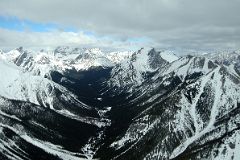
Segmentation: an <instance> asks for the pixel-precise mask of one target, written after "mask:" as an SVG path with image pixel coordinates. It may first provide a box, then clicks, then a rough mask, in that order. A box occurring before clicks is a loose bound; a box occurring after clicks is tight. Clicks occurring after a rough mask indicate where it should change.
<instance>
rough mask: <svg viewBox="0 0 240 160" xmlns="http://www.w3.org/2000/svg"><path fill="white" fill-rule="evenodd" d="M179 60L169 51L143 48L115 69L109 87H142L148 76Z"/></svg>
mask: <svg viewBox="0 0 240 160" xmlns="http://www.w3.org/2000/svg"><path fill="white" fill-rule="evenodd" d="M177 59H178V57H177V56H176V55H174V54H173V53H171V52H169V51H157V50H155V49H149V48H141V49H140V50H138V51H137V52H134V53H133V54H132V55H131V57H130V59H125V60H124V61H123V62H122V63H119V64H117V65H116V67H114V68H113V70H112V73H111V79H110V81H109V85H110V86H111V87H114V86H117V87H118V88H125V87H130V88H133V87H132V86H138V85H141V83H142V82H143V81H144V80H145V79H146V77H147V76H148V75H150V74H151V73H153V72H155V71H156V70H158V69H162V68H164V67H165V66H166V65H167V64H169V63H171V62H173V61H175V60H177Z"/></svg>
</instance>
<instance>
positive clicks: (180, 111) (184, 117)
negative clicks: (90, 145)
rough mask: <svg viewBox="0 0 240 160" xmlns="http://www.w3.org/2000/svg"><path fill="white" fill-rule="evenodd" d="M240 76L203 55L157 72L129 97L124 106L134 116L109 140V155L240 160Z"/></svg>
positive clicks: (187, 58)
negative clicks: (232, 159) (121, 130)
mask: <svg viewBox="0 0 240 160" xmlns="http://www.w3.org/2000/svg"><path fill="white" fill-rule="evenodd" d="M239 78H240V77H239V75H236V74H235V73H232V72H230V71H229V70H228V67H227V66H221V65H217V64H215V63H213V62H212V61H210V60H208V59H206V58H203V57H191V56H189V57H183V58H180V59H179V60H177V61H175V62H173V63H171V64H168V65H166V66H165V67H164V69H162V68H161V69H159V70H158V73H156V74H155V75H154V76H152V78H149V79H148V80H147V81H145V82H143V83H142V85H141V86H140V87H137V88H136V89H135V92H134V93H132V92H131V93H130V95H129V96H127V97H128V98H127V99H128V100H125V102H126V103H128V104H126V103H124V104H122V106H125V105H126V106H127V107H130V109H128V110H127V109H126V108H125V111H126V110H127V111H126V112H132V113H133V114H132V115H131V114H130V116H131V118H129V121H128V122H125V121H124V122H125V123H128V124H130V125H129V127H127V129H126V128H124V127H123V128H122V129H123V130H125V131H124V132H123V133H121V134H119V135H118V136H116V140H115V141H113V138H111V140H109V143H108V145H109V146H108V147H106V148H108V149H109V150H110V153H109V155H111V156H112V158H113V157H114V159H200V158H206V159H228V158H229V159H230V158H231V157H234V159H238V156H239V155H238V153H237V152H236V150H237V149H238V148H239V136H240V134H239V129H240V128H239V125H240V122H239V114H240V112H239V107H240V105H239V101H240V99H239V98H240V94H239V93H240V92H239V89H240V88H239V87H240V83H239V82H240V81H239ZM115 109H116V110H118V111H116V112H120V111H121V109H120V107H119V108H115ZM113 111H114V108H113V109H112V114H116V113H113ZM123 115H124V114H122V116H123ZM124 119H127V117H124ZM119 123H120V122H119ZM118 125H119V124H118ZM115 127H116V126H115ZM110 148H112V149H110ZM103 152H104V151H103ZM99 154H100V155H101V152H100V153H99ZM111 156H110V157H111ZM110 157H107V156H106V158H107V159H108V158H110Z"/></svg>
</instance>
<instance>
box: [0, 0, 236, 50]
mask: <svg viewBox="0 0 240 160" xmlns="http://www.w3.org/2000/svg"><path fill="white" fill-rule="evenodd" d="M239 8H240V0H1V1H0V48H14V47H17V46H24V47H36V48H41V47H44V48H47V47H49V48H51V47H55V46H59V45H69V46H82V47H101V48H110V49H135V48H138V47H142V46H143V47H144V46H148V47H158V48H162V49H166V48H167V49H179V50H181V49H182V50H184V49H188V50H203V51H204V50H206V51H208V50H235V49H240V16H239V15H240V9H239Z"/></svg>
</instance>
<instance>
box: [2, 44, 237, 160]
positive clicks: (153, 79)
mask: <svg viewBox="0 0 240 160" xmlns="http://www.w3.org/2000/svg"><path fill="white" fill-rule="evenodd" d="M239 57H240V56H239V52H237V51H236V52H234V53H224V54H223V53H220V54H205V55H194V56H190V55H189V56H182V57H178V56H176V55H175V54H174V53H173V52H171V51H162V50H158V49H154V48H141V49H140V50H138V51H136V52H110V53H104V52H103V51H101V50H100V49H96V48H94V49H84V48H83V49H81V48H71V47H58V48H56V49H55V50H53V51H44V50H42V51H39V52H33V51H28V50H25V49H23V48H18V49H15V50H12V51H10V52H8V53H3V52H2V53H0V120H1V122H0V137H1V141H0V159H39V157H40V159H86V158H88V159H94V158H96V159H104V160H105V159H106V160H108V159H119V160H121V159H123V160H125V159H146V160H147V159H151V160H152V159H156V160H160V159H161V160H162V159H166V160H167V159H176V160H179V159H216V160H218V159H235V160H237V159H239V158H240V157H239V156H240V154H239V153H238V150H239V149H240V119H239V117H240V116H239V115H240V72H239V71H240V70H239V68H240V65H239V64H240V63H239V62H240V61H239Z"/></svg>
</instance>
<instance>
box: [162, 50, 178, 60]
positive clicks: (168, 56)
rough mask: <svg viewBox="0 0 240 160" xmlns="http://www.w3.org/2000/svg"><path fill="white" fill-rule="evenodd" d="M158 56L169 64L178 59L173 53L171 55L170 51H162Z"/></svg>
mask: <svg viewBox="0 0 240 160" xmlns="http://www.w3.org/2000/svg"><path fill="white" fill-rule="evenodd" d="M160 55H161V57H162V58H163V59H165V60H166V61H168V62H169V63H171V62H173V61H176V60H177V59H178V57H177V56H176V55H174V53H172V52H171V51H162V52H161V53H160Z"/></svg>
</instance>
